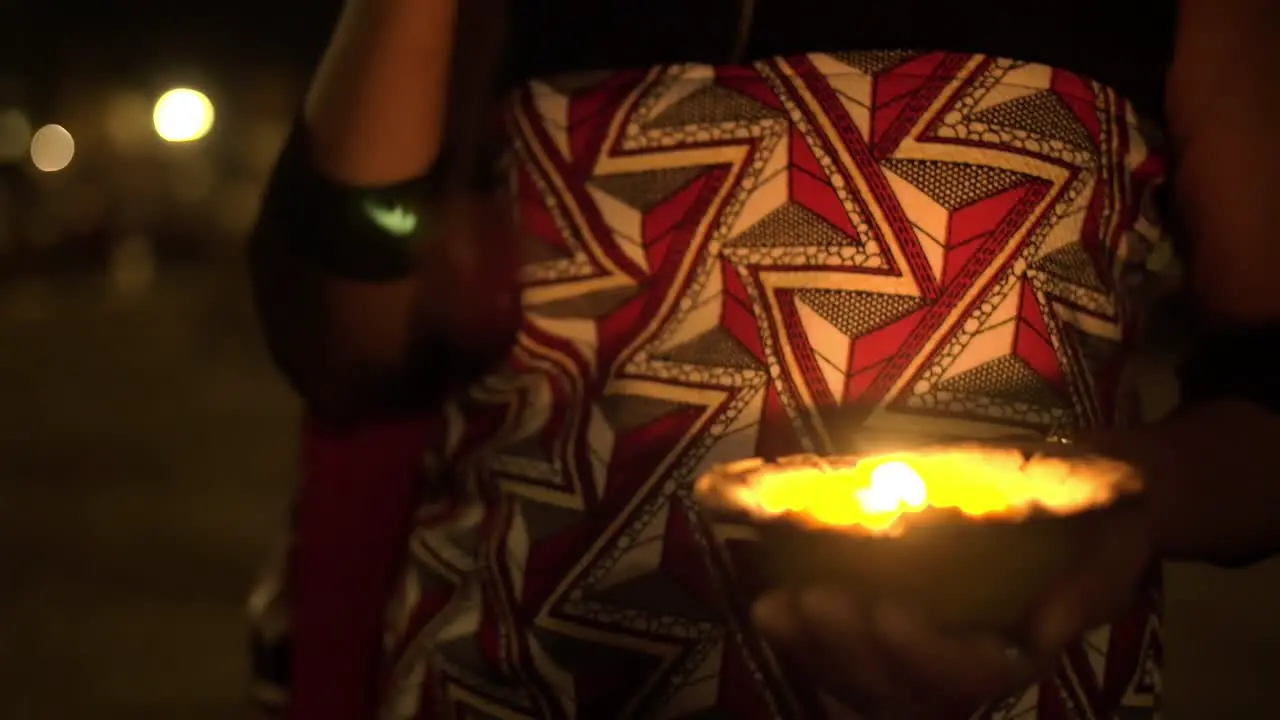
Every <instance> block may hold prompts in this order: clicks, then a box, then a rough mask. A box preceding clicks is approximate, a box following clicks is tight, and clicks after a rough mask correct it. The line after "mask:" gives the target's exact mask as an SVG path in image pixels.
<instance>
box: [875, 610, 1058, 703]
mask: <svg viewBox="0 0 1280 720" xmlns="http://www.w3.org/2000/svg"><path fill="white" fill-rule="evenodd" d="M874 622H875V632H876V634H877V637H878V638H879V640H880V642H881V643H882V645H883V646H884V648H885V650H886V652H887V653H888V654H889V655H890V657H891V658H892V661H893V662H894V663H895V664H897V665H898V666H900V667H901V668H902V669H903V671H904V673H905V674H906V676H907V678H908V679H909V680H910V681H911V682H912V683H913V684H914V685H915V686H917V687H918V688H920V690H921V691H922V692H926V693H928V694H929V695H931V696H934V697H937V698H939V699H940V700H942V701H944V702H945V703H947V704H948V705H954V706H957V707H966V706H969V705H972V706H975V707H976V706H978V705H981V704H982V703H985V702H989V701H993V700H999V699H1001V698H1003V697H1006V696H1008V695H1010V694H1012V693H1013V692H1015V691H1017V690H1019V689H1021V688H1022V687H1025V686H1026V685H1027V684H1029V683H1030V682H1032V680H1034V678H1035V677H1036V674H1037V670H1038V666H1039V662H1038V661H1037V658H1034V657H1031V656H1028V655H1027V654H1025V653H1022V652H1019V651H1018V650H1017V649H1016V648H1014V647H1013V646H1012V645H1011V644H1010V643H1009V642H1008V641H1007V640H1006V639H1004V638H1002V637H999V636H997V635H993V634H987V633H966V634H951V633H942V632H939V631H937V630H935V629H934V628H933V627H932V626H931V625H930V624H929V623H928V622H927V621H925V620H923V619H921V618H920V617H918V616H916V615H915V614H913V613H911V612H909V611H907V610H905V609H903V608H900V607H895V606H890V605H885V606H880V607H877V608H876V611H875V617H874Z"/></svg>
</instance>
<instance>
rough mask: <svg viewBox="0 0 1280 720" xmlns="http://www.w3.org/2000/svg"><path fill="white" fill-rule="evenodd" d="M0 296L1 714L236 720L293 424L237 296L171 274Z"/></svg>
mask: <svg viewBox="0 0 1280 720" xmlns="http://www.w3.org/2000/svg"><path fill="white" fill-rule="evenodd" d="M5 285H6V287H5V288H4V290H3V291H0V296H3V297H0V308H2V309H3V313H4V314H3V316H0V718H4V719H5V720H28V719H41V720H43V719H46V718H48V719H51V720H64V719H65V720H78V719H79V718H97V719H100V720H115V719H117V718H118V719H119V720H150V719H151V718H155V719H156V720H162V719H163V720H203V719H205V718H208V719H210V720H213V719H215V718H216V719H218V720H227V719H230V718H241V717H245V716H246V715H247V713H246V712H245V710H244V704H243V697H244V679H245V674H246V669H245V658H244V646H245V638H246V634H245V631H244V621H243V618H242V614H243V613H242V608H243V605H244V602H243V599H244V597H245V594H246V589H247V587H248V585H249V583H250V582H251V580H252V579H253V577H254V574H255V572H256V571H257V568H258V567H259V565H260V563H261V562H262V560H263V556H264V553H265V550H266V547H267V546H268V545H269V544H270V543H272V542H274V541H275V540H276V539H277V533H279V531H280V530H281V528H282V519H283V518H284V517H285V510H286V503H287V496H288V491H289V487H290V484H291V482H292V465H291V464H292V461H293V457H292V450H293V443H294V439H293V436H292V429H293V426H294V422H293V417H294V413H293V410H292V408H291V405H290V401H289V398H288V396H287V394H286V393H285V392H284V391H283V389H282V388H281V387H280V386H279V385H278V383H277V382H276V381H275V379H274V378H273V377H272V376H271V375H270V373H269V372H268V371H267V369H266V364H265V361H264V360H263V358H262V356H261V354H260V353H259V351H258V350H257V346H256V344H255V343H256V341H255V339H254V338H253V337H252V334H251V333H252V330H251V325H249V324H248V323H247V322H245V320H246V319H247V313H246V309H245V308H244V307H243V306H244V300H243V296H244V291H243V288H242V287H241V286H239V284H238V283H237V282H235V281H234V280H231V279H228V278H224V277H221V276H219V275H217V274H211V273H183V274H179V275H175V276H169V277H167V278H165V279H164V280H163V281H162V282H161V284H160V287H159V288H157V291H156V292H155V294H153V295H151V296H150V297H149V298H147V299H146V300H144V301H141V302H138V303H137V304H127V303H126V304H115V305H114V306H113V305H112V304H108V303H104V297H105V283H102V282H100V281H97V282H95V281H90V280H68V281H63V282H62V283H60V284H57V285H40V284H32V283H6V284H5Z"/></svg>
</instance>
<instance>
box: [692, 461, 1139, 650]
mask: <svg viewBox="0 0 1280 720" xmlns="http://www.w3.org/2000/svg"><path fill="white" fill-rule="evenodd" d="M1141 489H1142V483H1141V479H1140V477H1139V475H1138V474H1137V472H1136V471H1135V470H1134V469H1133V468H1132V467H1131V466H1129V465H1127V464H1125V463H1122V462H1119V461H1116V460H1112V459H1108V458H1103V457H1098V456H1095V455H1089V454H1087V453H1085V452H1083V451H1080V450H1078V449H1076V448H1075V447H1074V446H1071V445H1066V444H1058V443H1048V444H1044V445H1036V446H1034V447H1029V446H1016V447H1015V446H990V445H976V444H970V445H950V446H939V447H936V448H927V449H918V450H912V451H910V452H901V453H890V454H881V455H873V456H862V457H858V456H847V457H819V456H816V455H798V456H791V457H784V458H780V459H778V460H776V461H773V462H767V461H765V460H763V459H749V460H743V461H739V462H735V463H730V464H726V465H722V466H719V467H716V468H714V469H712V470H711V471H710V472H708V473H707V474H706V475H705V476H703V477H702V478H700V479H699V481H698V484H697V489H696V493H697V497H698V499H699V501H700V503H701V504H702V507H703V508H704V509H705V510H706V511H708V512H710V513H711V514H712V515H713V517H714V518H715V519H716V521H717V522H718V523H719V522H723V521H729V522H730V525H736V526H737V527H738V528H739V529H742V528H743V527H745V528H747V529H749V530H750V531H751V533H752V535H753V536H754V537H755V538H756V539H758V540H759V545H758V547H757V548H756V550H757V551H758V552H759V553H760V560H761V565H762V567H761V571H762V575H763V580H764V583H765V584H766V585H767V586H773V587H777V586H798V585H805V584H810V583H819V582H821V583H832V582H836V583H847V584H848V585H849V586H850V587H852V588H853V589H854V590H855V592H857V593H859V594H865V596H868V597H874V598H878V599H887V600H890V601H897V602H903V603H909V604H910V606H911V607H913V608H916V609H917V610H919V611H922V612H924V613H926V614H927V615H928V616H930V617H931V618H933V620H934V621H935V622H937V623H938V624H939V625H940V626H941V627H944V628H954V629H981V630H987V631H998V632H1004V633H1006V634H1007V635H1008V636H1009V637H1010V638H1011V639H1016V638H1017V637H1018V635H1019V629H1020V626H1021V625H1022V624H1023V623H1024V622H1025V620H1026V618H1027V616H1028V614H1029V613H1030V611H1031V610H1032V609H1033V605H1034V603H1035V602H1037V601H1038V600H1039V599H1040V598H1042V597H1043V595H1044V593H1045V592H1047V590H1048V589H1049V588H1050V586H1051V585H1052V584H1053V583H1054V582H1055V581H1057V580H1059V579H1061V578H1062V576H1063V574H1064V573H1065V572H1067V571H1068V570H1069V569H1070V568H1071V566H1072V564H1073V562H1075V560H1076V556H1077V553H1078V552H1079V548H1080V547H1081V545H1082V538H1084V537H1086V536H1087V534H1088V533H1089V532H1090V529H1091V527H1092V526H1093V525H1094V524H1095V523H1097V522H1098V520H1099V519H1100V518H1101V517H1103V516H1104V515H1105V514H1107V513H1113V512H1121V511H1123V509H1124V508H1126V507H1132V506H1133V504H1134V503H1136V502H1137V501H1138V498H1139V497H1140V494H1141Z"/></svg>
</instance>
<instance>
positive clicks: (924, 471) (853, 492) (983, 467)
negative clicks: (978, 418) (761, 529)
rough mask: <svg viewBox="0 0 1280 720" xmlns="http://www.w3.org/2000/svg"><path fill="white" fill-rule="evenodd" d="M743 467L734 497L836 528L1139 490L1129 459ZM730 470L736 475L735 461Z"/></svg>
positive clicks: (762, 511) (1092, 504)
mask: <svg viewBox="0 0 1280 720" xmlns="http://www.w3.org/2000/svg"><path fill="white" fill-rule="evenodd" d="M809 460H810V461H809V462H807V463H798V462H795V461H794V460H793V461H791V462H786V463H780V464H764V463H763V462H759V461H755V462H752V463H750V467H749V468H748V467H746V466H741V465H738V466H737V470H738V471H742V470H745V471H746V472H745V473H742V474H741V475H740V478H739V479H740V480H741V481H742V482H741V483H740V484H737V485H735V486H734V487H733V489H732V491H731V493H730V494H731V496H732V497H731V501H732V502H733V503H734V504H735V505H737V506H738V507H739V508H741V509H744V510H746V511H747V512H749V513H751V514H754V515H757V516H765V517H777V516H781V515H791V516H795V517H796V518H797V519H799V520H801V521H806V522H809V523H811V524H816V525H824V526H828V527H848V528H854V527H858V528H861V529H862V530H864V531H869V532H872V533H876V534H895V533H897V532H900V531H901V530H902V528H903V525H904V521H906V520H908V519H909V516H910V515H912V514H916V513H920V512H923V511H925V510H927V509H929V508H936V509H950V510H955V511H958V512H959V513H961V514H963V515H965V516H968V517H997V518H1005V519H1020V518H1023V517H1026V516H1027V515H1029V514H1030V513H1032V512H1034V511H1043V512H1048V513H1050V514H1054V515H1070V514H1074V513H1078V512H1083V511H1085V510H1089V509H1093V508H1098V507H1104V506H1106V505H1109V504H1111V503H1113V502H1114V501H1115V500H1116V499H1117V498H1118V497H1119V496H1121V495H1124V494H1128V493H1130V492H1134V491H1136V490H1137V480H1136V476H1135V475H1134V473H1133V472H1132V470H1131V469H1130V468H1129V466H1128V465H1125V464H1124V463H1120V462H1116V461H1112V460H1107V459H1103V458H1072V459H1069V460H1068V459H1064V458H1054V457H1035V458H1032V459H1031V460H1029V461H1028V460H1027V459H1026V458H1025V457H1024V456H1023V455H1022V454H1021V453H1019V452H1014V451H1010V452H1004V451H1002V450H992V449H989V448H983V449H958V450H957V449H948V450H944V451H934V452H928V451H925V452H916V453H899V454H894V455H884V456H879V457H870V458H864V459H862V460H861V461H857V462H851V461H845V462H841V461H840V460H839V459H836V460H835V461H825V460H822V459H820V458H816V457H814V458H810V459H809ZM729 472H731V473H733V472H735V469H734V467H730V468H729Z"/></svg>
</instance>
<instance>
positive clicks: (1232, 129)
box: [1115, 0, 1280, 560]
mask: <svg viewBox="0 0 1280 720" xmlns="http://www.w3.org/2000/svg"><path fill="white" fill-rule="evenodd" d="M1181 10H1182V12H1181V15H1182V17H1181V21H1180V30H1179V37H1178V43H1177V49H1176V54H1175V60H1174V65H1173V68H1172V70H1171V72H1170V75H1169V86H1168V110H1169V116H1170V126H1171V130H1172V131H1173V136H1174V139H1175V143H1176V150H1177V159H1178V163H1177V166H1178V174H1177V177H1176V186H1175V197H1176V207H1177V210H1178V212H1179V213H1180V214H1181V219H1182V220H1183V224H1184V227H1185V229H1186V230H1187V231H1188V232H1189V233H1190V236H1191V237H1190V239H1191V241H1192V248H1193V258H1192V267H1193V272H1192V283H1193V288H1192V290H1193V292H1194V295H1195V298H1196V301H1197V303H1198V305H1199V306H1200V307H1201V308H1202V309H1203V310H1204V311H1205V312H1206V316H1207V317H1208V318H1210V319H1211V322H1215V323H1220V324H1225V325H1230V324H1246V325H1247V324H1264V323H1276V322H1277V321H1280V282H1277V281H1276V279H1275V275H1276V272H1277V271H1278V270H1280V234H1278V233H1277V230H1276V224H1275V222H1276V221H1275V217H1276V215H1275V214H1276V211H1277V208H1280V135H1277V133H1276V132H1275V129H1274V119H1273V118H1274V117H1275V113H1276V112H1277V110H1280V7H1278V6H1276V5H1275V4H1274V3H1273V2H1271V0H1182V6H1181ZM1276 371H1277V372H1280V369H1277V370H1276ZM1115 440H1116V441H1117V442H1118V443H1119V447H1120V452H1122V453H1129V454H1130V455H1131V456H1133V457H1134V458H1135V459H1138V460H1140V461H1141V462H1143V463H1144V464H1145V465H1146V466H1147V468H1148V471H1149V475H1150V476H1151V478H1152V483H1153V491H1152V494H1151V495H1152V498H1153V508H1154V513H1153V514H1154V521H1155V525H1156V528H1155V531H1156V544H1157V547H1158V548H1160V550H1161V551H1162V552H1163V553H1164V554H1165V555H1166V556H1170V557H1177V558H1185V559H1211V560H1214V559H1230V558H1243V557H1249V556H1257V555H1259V554H1265V553H1270V552H1275V551H1277V550H1280V511H1277V510H1276V508H1280V468H1278V467H1277V465H1276V463H1275V457H1276V448H1280V417H1278V416H1277V415H1275V414H1274V413H1272V412H1270V411H1268V410H1266V409H1264V408H1261V407H1259V406H1256V405H1253V404H1251V403H1248V402H1245V401H1237V400H1222V401H1211V402H1203V403H1198V404H1194V405H1192V406H1190V407H1186V408H1184V409H1183V410H1182V411H1181V412H1179V413H1178V414H1177V415H1176V416H1175V417H1173V418H1171V419H1170V420H1168V421H1165V422H1162V423H1160V424H1157V425H1153V426H1150V427H1147V428H1143V429H1141V430H1139V431H1137V432H1135V433H1133V434H1131V435H1128V436H1126V437H1121V438H1116V439H1115Z"/></svg>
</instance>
